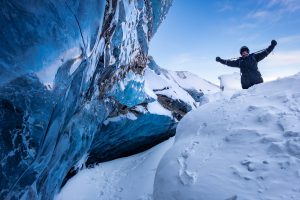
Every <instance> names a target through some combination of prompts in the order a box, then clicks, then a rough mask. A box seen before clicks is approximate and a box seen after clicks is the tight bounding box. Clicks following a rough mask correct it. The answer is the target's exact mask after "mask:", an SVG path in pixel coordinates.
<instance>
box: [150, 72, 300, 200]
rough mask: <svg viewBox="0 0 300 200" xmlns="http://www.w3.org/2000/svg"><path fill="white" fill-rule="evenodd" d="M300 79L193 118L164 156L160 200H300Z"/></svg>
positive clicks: (248, 93)
mask: <svg viewBox="0 0 300 200" xmlns="http://www.w3.org/2000/svg"><path fill="white" fill-rule="evenodd" d="M299 85H300V74H298V75H295V76H292V77H289V78H285V79H282V80H278V81H274V82H269V83H265V84H260V85H256V86H254V87H252V88H250V89H249V90H242V91H238V92H236V93H234V94H233V95H229V98H226V97H228V96H226V95H224V96H223V98H220V99H219V100H217V101H215V102H211V103H208V104H205V105H203V106H201V107H199V108H198V109H197V110H195V111H191V112H190V113H189V114H187V115H186V116H185V117H184V118H183V119H182V121H181V122H180V123H179V125H178V127H177V131H176V138H175V143H174V145H173V147H172V148H171V149H170V150H169V151H168V152H167V153H166V155H165V156H164V157H163V158H162V160H161V162H160V164H159V166H158V170H157V173H156V178H155V183H154V199H159V200H162V199H163V200H169V199H178V200H185V199H189V200H192V199H195V200H196V199H197V200H201V199H204V200H220V199H243V200H246V199H247V200H253V199H264V200H267V199H272V200H276V199H278V200H279V199H282V200H283V199H284V200H288V199H300V123H299V122H300V87H299Z"/></svg>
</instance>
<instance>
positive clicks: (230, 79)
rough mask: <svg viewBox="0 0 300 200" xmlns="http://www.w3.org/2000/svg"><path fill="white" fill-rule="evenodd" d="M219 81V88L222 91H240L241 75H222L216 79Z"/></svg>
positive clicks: (235, 73)
mask: <svg viewBox="0 0 300 200" xmlns="http://www.w3.org/2000/svg"><path fill="white" fill-rule="evenodd" d="M218 78H219V80H220V88H221V89H222V90H238V89H242V86H241V75H240V74H239V73H237V72H234V73H232V74H224V75H221V76H219V77H218Z"/></svg>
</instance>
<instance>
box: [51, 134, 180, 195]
mask: <svg viewBox="0 0 300 200" xmlns="http://www.w3.org/2000/svg"><path fill="white" fill-rule="evenodd" d="M173 141H174V138H171V139H169V140H167V141H165V142H163V143H161V144H159V145H157V146H155V147H153V148H152V149H149V150H147V151H145V152H143V153H140V154H137V155H133V156H130V157H126V158H120V159H117V160H113V161H110V162H105V163H100V164H99V165H97V166H95V167H94V168H91V169H84V170H82V171H80V172H79V173H78V174H77V175H76V176H75V177H73V178H72V179H71V180H70V181H68V182H67V184H66V185H65V186H64V187H63V189H62V190H61V192H60V193H59V194H58V195H57V196H56V198H55V200H70V199H72V200H93V199H95V200H96V199H101V200H117V199H128V200H151V199H152V191H153V183H154V176H155V172H156V168H157V165H158V163H159V161H160V159H161V157H162V156H163V155H164V153H165V152H166V151H167V150H168V149H169V148H170V147H171V145H172V144H173Z"/></svg>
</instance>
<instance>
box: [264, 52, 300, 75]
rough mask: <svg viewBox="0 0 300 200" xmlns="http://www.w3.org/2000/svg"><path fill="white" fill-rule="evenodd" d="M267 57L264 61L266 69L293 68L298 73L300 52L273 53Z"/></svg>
mask: <svg viewBox="0 0 300 200" xmlns="http://www.w3.org/2000/svg"><path fill="white" fill-rule="evenodd" d="M269 57H271V58H267V59H266V60H265V61H264V66H266V67H285V66H294V67H295V68H298V69H299V71H300V50H296V51H280V52H275V53H274V54H273V53H271V55H269Z"/></svg>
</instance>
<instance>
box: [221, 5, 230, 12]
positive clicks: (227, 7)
mask: <svg viewBox="0 0 300 200" xmlns="http://www.w3.org/2000/svg"><path fill="white" fill-rule="evenodd" d="M232 10H233V6H232V5H230V4H224V5H222V7H221V8H220V9H219V10H218V11H219V12H226V11H232Z"/></svg>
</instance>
